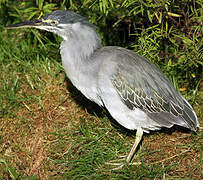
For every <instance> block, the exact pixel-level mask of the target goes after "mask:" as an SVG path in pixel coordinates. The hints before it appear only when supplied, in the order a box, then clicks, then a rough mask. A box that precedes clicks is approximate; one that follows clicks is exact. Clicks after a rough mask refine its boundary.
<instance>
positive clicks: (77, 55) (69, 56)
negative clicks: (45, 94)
mask: <svg viewBox="0 0 203 180" xmlns="http://www.w3.org/2000/svg"><path fill="white" fill-rule="evenodd" d="M67 36H68V38H67V39H64V40H63V42H62V44H61V47H60V50H61V56H62V61H63V64H64V65H71V68H81V67H78V66H86V65H88V63H89V61H90V57H91V56H92V54H93V53H94V51H95V50H96V49H98V48H100V47H101V40H100V38H99V36H98V34H97V33H96V32H95V30H94V29H93V28H92V27H90V26H86V25H82V24H80V23H76V24H73V25H72V26H71V32H70V33H69V34H67ZM91 63H92V62H91ZM67 73H68V72H67Z"/></svg>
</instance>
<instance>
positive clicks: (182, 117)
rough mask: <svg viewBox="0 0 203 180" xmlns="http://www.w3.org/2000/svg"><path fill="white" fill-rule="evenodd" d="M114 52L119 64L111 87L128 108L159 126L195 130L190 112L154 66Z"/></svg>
mask: <svg viewBox="0 0 203 180" xmlns="http://www.w3.org/2000/svg"><path fill="white" fill-rule="evenodd" d="M117 51H119V52H120V53H119V52H117V54H118V57H117V60H118V61H119V63H117V67H116V72H115V73H114V74H113V75H112V84H113V85H114V87H115V88H116V90H117V92H118V94H119V96H120V98H121V99H122V101H123V102H124V103H125V104H126V105H127V106H128V107H129V108H130V109H133V108H139V109H141V110H142V111H144V112H145V113H146V114H147V115H148V116H149V117H150V118H151V119H152V120H153V121H155V122H157V123H158V124H160V126H165V127H171V126H173V125H174V124H177V125H180V126H184V127H187V128H190V129H192V130H196V129H197V127H198V126H199V124H198V120H197V117H196V114H195V112H194V110H193V109H192V107H191V106H190V105H189V103H188V102H187V101H186V100H185V99H184V98H183V97H182V96H181V95H180V94H179V93H178V92H177V91H176V90H175V88H174V87H173V86H172V84H171V83H170V81H169V80H168V78H166V76H165V75H164V74H163V73H162V72H161V71H160V70H159V69H158V68H157V67H156V66H155V65H154V64H152V63H151V62H149V61H148V60H146V59H145V58H143V57H142V56H139V55H137V54H136V53H133V52H132V51H128V50H126V49H122V48H118V50H117Z"/></svg>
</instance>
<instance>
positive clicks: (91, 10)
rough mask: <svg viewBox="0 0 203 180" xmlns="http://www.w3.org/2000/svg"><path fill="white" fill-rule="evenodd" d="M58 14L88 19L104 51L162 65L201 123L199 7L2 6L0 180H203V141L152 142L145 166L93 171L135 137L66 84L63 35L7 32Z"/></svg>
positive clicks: (54, 2)
mask: <svg viewBox="0 0 203 180" xmlns="http://www.w3.org/2000/svg"><path fill="white" fill-rule="evenodd" d="M57 9H72V10H74V11H75V12H78V13H80V14H81V15H83V16H86V17H88V18H89V20H90V21H91V22H92V23H94V24H96V25H97V26H98V32H99V34H100V36H101V38H102V40H103V44H104V45H117V46H122V47H127V48H129V49H132V50H134V51H135V52H137V53H139V54H141V55H143V56H145V57H147V58H148V59H150V60H151V61H153V62H154V63H155V64H157V66H159V67H160V68H161V70H162V71H163V72H164V73H165V74H166V75H167V76H168V77H169V78H170V79H171V81H172V83H173V84H174V86H175V87H176V88H177V89H179V90H180V91H182V92H181V93H182V94H184V95H185V96H186V98H187V99H188V100H189V102H190V103H191V104H193V105H194V108H195V111H196V112H197V115H198V117H199V120H200V124H201V119H202V112H203V110H202V107H203V106H202V102H203V101H202V99H201V97H203V96H202V92H203V90H202V88H203V84H202V82H201V80H202V65H203V61H202V59H203V48H202V45H203V44H202V31H203V28H202V27H203V26H202V20H203V14H202V9H203V4H202V1H201V0H178V1H175V0H164V1H163V0H74V1H73V0H61V1H60V0H46V1H45V0H0V179H6V178H7V179H23V178H24V179H38V177H40V178H41V179H46V178H47V179H49V177H55V178H57V177H59V178H62V177H63V178H72V179H77V178H78V179H82V178H83V179H85V178H86V177H89V179H95V178H98V177H100V178H103V179H107V178H118V179H134V178H136V179H142V178H144V179H148V178H151V179H164V178H165V177H166V178H167V177H168V178H169V179H174V178H177V177H190V178H191V179H198V178H199V179H201V178H202V177H203V175H202V174H201V167H202V162H203V161H202V153H201V151H202V150H201V149H202V145H201V143H199V141H200V139H202V135H201V134H200V133H199V134H197V135H195V136H194V135H193V134H191V135H189V136H188V134H184V133H183V136H182V134H181V133H175V134H173V135H171V136H170V137H169V135H168V134H166V135H165V136H164V134H161V133H160V134H159V135H157V134H152V135H150V136H148V137H147V136H145V139H144V140H145V142H146V141H147V142H148V143H145V144H144V145H143V146H144V148H141V151H139V153H138V159H141V161H143V164H142V166H139V167H137V168H136V170H135V169H134V168H133V167H129V168H126V169H124V170H123V171H120V172H119V173H114V172H113V173H110V172H106V173H101V172H96V171H95V168H106V167H105V166H104V162H106V161H109V160H111V159H115V157H117V156H119V155H120V153H123V154H127V153H128V151H129V148H130V145H131V144H132V143H133V137H134V135H133V134H132V133H130V132H126V130H123V129H119V128H112V127H111V124H110V121H109V119H108V118H107V117H106V116H105V115H103V113H104V112H103V111H102V110H101V109H99V112H102V113H100V116H99V118H98V117H97V116H95V115H94V116H92V115H91V113H90V114H89V113H87V112H86V110H84V107H85V108H86V107H87V106H88V107H89V106H90V108H89V109H94V108H92V105H89V103H86V101H85V99H84V98H81V95H78V94H77V92H75V89H72V88H73V87H71V85H70V84H68V85H67V84H66V83H67V81H66V76H65V73H64V72H63V68H62V67H61V60H60V53H59V46H60V42H61V39H60V38H59V37H58V36H56V35H54V34H51V33H48V32H44V31H39V30H35V29H29V30H26V29H25V30H24V29H20V30H16V31H15V30H11V31H7V30H5V29H4V27H5V26H7V25H9V24H13V23H18V22H20V21H23V20H28V19H32V18H40V17H42V16H43V15H45V14H46V13H49V12H52V11H54V10H57ZM67 88H68V91H67ZM69 91H70V92H71V93H70V94H71V95H70V94H69V93H68V92H69ZM198 97H200V98H198ZM73 99H74V100H75V99H76V100H77V99H79V100H77V101H76V102H77V103H75V102H74V101H73ZM78 102H79V103H78ZM93 107H94V106H93ZM196 107H197V108H196ZM93 113H95V109H94V110H93V112H92V114H93ZM104 114H105V113H104ZM70 124H71V125H70ZM115 126H116V125H115ZM158 139H159V141H158ZM173 139H175V140H173ZM161 143H165V144H161ZM148 144H149V145H148ZM153 148H154V150H153ZM164 153H165V154H164ZM169 154H170V155H171V156H170V157H168V156H169ZM171 157H178V158H177V159H175V160H174V158H171ZM165 158H169V161H167V162H166V163H165V162H164V161H162V160H163V159H165ZM170 158H171V161H170ZM146 159H148V160H149V161H150V160H151V161H150V162H149V163H151V164H150V165H148V164H147V163H148V160H147V162H146ZM155 161H158V162H161V163H154V162H155ZM45 177H46V178H45Z"/></svg>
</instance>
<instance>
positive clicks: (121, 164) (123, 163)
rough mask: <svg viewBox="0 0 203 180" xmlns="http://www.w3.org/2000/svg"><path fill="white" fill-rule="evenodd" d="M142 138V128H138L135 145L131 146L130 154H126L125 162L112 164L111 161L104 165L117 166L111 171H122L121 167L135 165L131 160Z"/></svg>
mask: <svg viewBox="0 0 203 180" xmlns="http://www.w3.org/2000/svg"><path fill="white" fill-rule="evenodd" d="M142 136H143V130H142V128H138V129H137V132H136V138H135V143H134V144H133V147H132V148H131V150H130V153H129V154H128V156H127V158H126V159H125V162H122V163H114V162H113V161H110V162H107V163H106V164H109V165H114V166H118V167H116V168H113V169H111V170H117V169H122V168H123V166H125V165H129V164H136V163H132V160H133V157H134V154H135V151H136V149H137V146H138V145H139V143H140V141H141V140H142Z"/></svg>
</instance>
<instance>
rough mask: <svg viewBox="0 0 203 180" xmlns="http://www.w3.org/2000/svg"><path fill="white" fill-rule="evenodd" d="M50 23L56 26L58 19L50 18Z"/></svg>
mask: <svg viewBox="0 0 203 180" xmlns="http://www.w3.org/2000/svg"><path fill="white" fill-rule="evenodd" d="M50 23H51V25H52V26H56V25H57V24H58V21H56V20H52V21H51V22H50Z"/></svg>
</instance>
